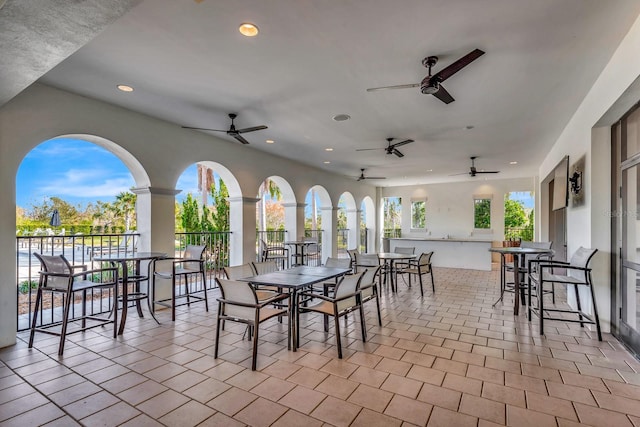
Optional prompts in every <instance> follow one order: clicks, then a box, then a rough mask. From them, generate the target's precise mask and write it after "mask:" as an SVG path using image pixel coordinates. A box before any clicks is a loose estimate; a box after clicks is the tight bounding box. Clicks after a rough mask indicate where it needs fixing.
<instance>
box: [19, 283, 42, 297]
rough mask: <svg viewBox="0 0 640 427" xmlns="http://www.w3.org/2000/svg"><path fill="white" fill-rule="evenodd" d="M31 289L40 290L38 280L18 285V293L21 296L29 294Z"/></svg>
mask: <svg viewBox="0 0 640 427" xmlns="http://www.w3.org/2000/svg"><path fill="white" fill-rule="evenodd" d="M29 289H38V281H37V280H24V281H22V282H20V284H19V285H18V292H20V293H21V294H26V293H28V292H29Z"/></svg>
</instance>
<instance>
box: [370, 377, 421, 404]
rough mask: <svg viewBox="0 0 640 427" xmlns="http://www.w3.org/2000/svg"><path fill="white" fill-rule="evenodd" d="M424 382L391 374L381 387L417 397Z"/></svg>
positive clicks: (413, 397)
mask: <svg viewBox="0 0 640 427" xmlns="http://www.w3.org/2000/svg"><path fill="white" fill-rule="evenodd" d="M422 384H423V383H422V381H416V380H412V379H411V378H404V377H400V376H398V375H393V374H389V376H388V377H387V379H386V380H385V381H384V383H382V385H381V386H380V388H381V389H382V390H387V391H390V392H392V393H396V394H400V395H402V396H406V397H409V398H411V399H415V398H416V397H417V396H418V393H419V392H420V388H421V387H422Z"/></svg>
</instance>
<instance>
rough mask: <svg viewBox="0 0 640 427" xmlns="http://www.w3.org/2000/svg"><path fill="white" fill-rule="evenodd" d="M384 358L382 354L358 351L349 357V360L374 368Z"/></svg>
mask: <svg viewBox="0 0 640 427" xmlns="http://www.w3.org/2000/svg"><path fill="white" fill-rule="evenodd" d="M381 360H382V356H378V355H376V354H370V353H365V352H362V351H358V352H356V353H354V354H353V355H351V357H349V359H348V362H349V363H353V364H356V365H360V366H366V367H367V368H373V367H374V366H376V365H377V364H378V362H380V361H381Z"/></svg>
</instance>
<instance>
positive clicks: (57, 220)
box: [49, 209, 61, 227]
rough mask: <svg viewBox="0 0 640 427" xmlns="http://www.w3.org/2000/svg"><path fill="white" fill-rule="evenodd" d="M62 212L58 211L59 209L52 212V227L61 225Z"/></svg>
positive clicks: (50, 223) (50, 222)
mask: <svg viewBox="0 0 640 427" xmlns="http://www.w3.org/2000/svg"><path fill="white" fill-rule="evenodd" d="M60 224H61V222H60V213H58V209H54V210H53V213H52V214H51V220H50V221H49V225H50V226H52V227H60Z"/></svg>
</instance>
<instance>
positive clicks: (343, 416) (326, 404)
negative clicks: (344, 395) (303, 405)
mask: <svg viewBox="0 0 640 427" xmlns="http://www.w3.org/2000/svg"><path fill="white" fill-rule="evenodd" d="M360 410H361V408H360V407H359V406H357V405H354V404H352V403H349V402H345V401H344V400H340V399H336V398H335V397H331V396H328V397H327V398H326V399H324V400H323V401H322V402H321V403H320V404H319V405H318V406H317V407H316V408H315V409H314V410H313V412H311V416H312V417H314V418H317V419H319V420H322V421H324V422H326V423H329V424H331V425H334V426H337V427H341V426H348V425H350V424H351V422H352V421H353V420H354V419H355V418H356V416H357V415H358V413H359V412H360Z"/></svg>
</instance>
